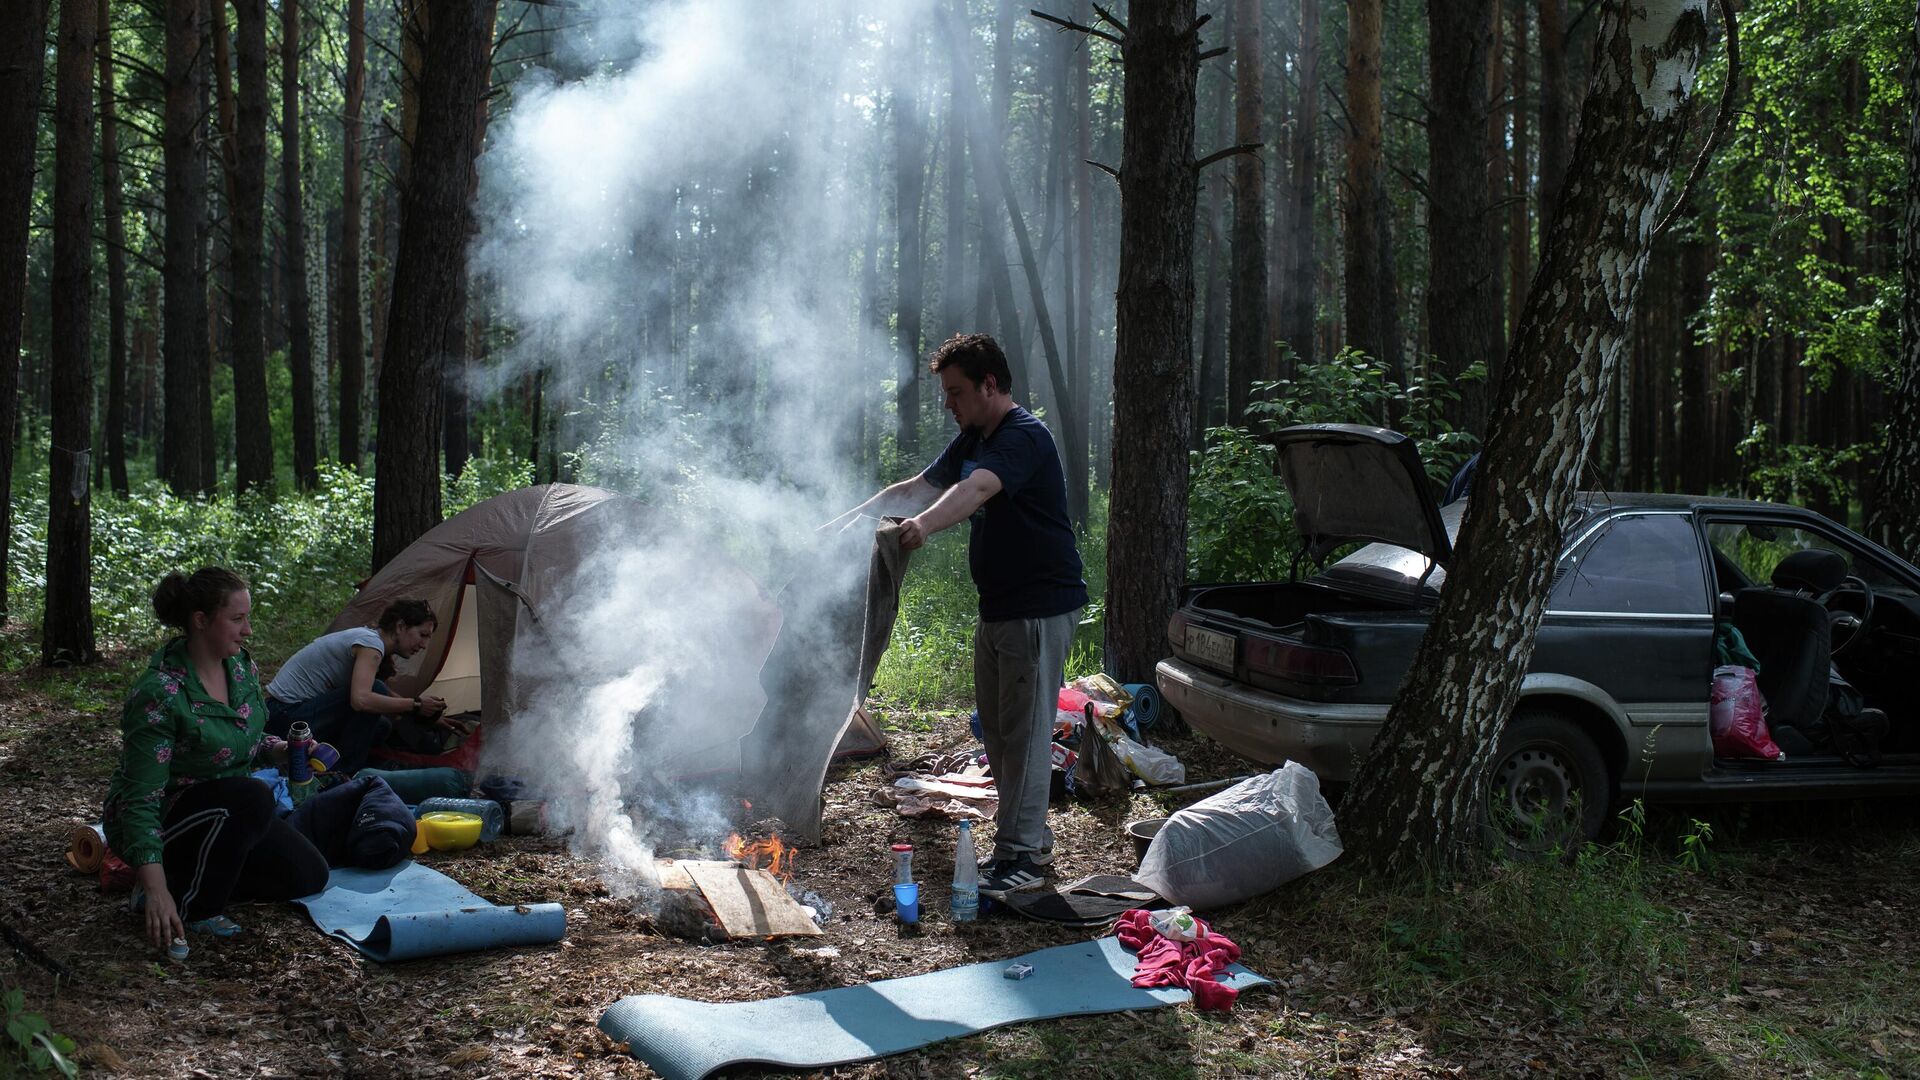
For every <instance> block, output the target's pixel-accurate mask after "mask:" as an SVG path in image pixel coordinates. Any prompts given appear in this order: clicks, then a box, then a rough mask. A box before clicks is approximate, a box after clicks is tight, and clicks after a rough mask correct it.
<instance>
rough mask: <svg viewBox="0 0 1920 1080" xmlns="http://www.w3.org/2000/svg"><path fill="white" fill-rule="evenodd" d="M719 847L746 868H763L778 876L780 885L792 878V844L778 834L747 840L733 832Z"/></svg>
mask: <svg viewBox="0 0 1920 1080" xmlns="http://www.w3.org/2000/svg"><path fill="white" fill-rule="evenodd" d="M721 847H722V850H724V851H725V852H726V853H727V858H729V859H732V860H734V861H735V862H738V863H739V864H740V865H741V866H744V867H746V868H747V869H748V870H765V871H766V872H767V873H769V874H772V875H773V876H774V877H776V878H779V879H780V883H781V884H782V885H785V884H786V883H787V882H789V881H792V880H793V846H792V845H791V844H788V843H786V842H784V841H782V840H781V839H780V838H779V837H778V836H769V837H767V838H766V839H765V840H754V841H751V842H749V841H748V840H747V839H746V838H745V837H743V836H741V835H740V834H739V833H734V834H733V835H731V836H729V837H727V842H726V843H725V844H723V845H722V846H721Z"/></svg>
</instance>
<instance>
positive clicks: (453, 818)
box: [419, 810, 482, 851]
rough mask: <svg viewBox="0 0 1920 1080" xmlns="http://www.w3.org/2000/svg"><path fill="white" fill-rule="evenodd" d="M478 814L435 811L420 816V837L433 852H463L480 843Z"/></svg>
mask: <svg viewBox="0 0 1920 1080" xmlns="http://www.w3.org/2000/svg"><path fill="white" fill-rule="evenodd" d="M481 824H482V822H481V820H480V815H479V814H458V813H454V812H452V811H450V810H436V811H434V812H433V813H431V814H422V815H420V825H419V828H420V835H421V836H422V837H425V838H426V841H427V846H428V847H430V848H432V849H433V850H435V851H465V850H466V849H467V848H470V847H472V846H473V845H475V844H477V843H479V842H480V826H481Z"/></svg>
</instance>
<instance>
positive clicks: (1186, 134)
mask: <svg viewBox="0 0 1920 1080" xmlns="http://www.w3.org/2000/svg"><path fill="white" fill-rule="evenodd" d="M1128 18H1129V23H1128V25H1127V26H1126V27H1124V28H1116V30H1117V36H1118V37H1119V40H1120V59H1121V64H1122V67H1123V70H1124V80H1123V84H1122V85H1123V92H1124V93H1125V100H1126V126H1125V128H1124V129H1123V131H1122V133H1121V150H1120V282H1119V289H1118V291H1117V293H1116V321H1115V326H1114V358H1113V431H1114V437H1113V487H1112V491H1111V495H1110V498H1109V506H1110V517H1109V519H1108V526H1107V628H1106V639H1107V640H1106V653H1107V667H1106V670H1107V671H1108V672H1110V673H1112V674H1113V675H1114V676H1116V677H1117V678H1120V679H1121V680H1123V681H1126V682H1134V681H1138V680H1143V679H1149V678H1152V676H1153V665H1154V664H1155V663H1157V662H1158V661H1159V659H1160V657H1161V655H1162V654H1163V653H1164V652H1165V651H1166V626H1167V619H1168V617H1169V616H1171V615H1172V614H1173V609H1174V607H1175V606H1176V605H1177V604H1178V602H1179V596H1180V587H1181V585H1182V584H1184V582H1185V580H1186V569H1187V445H1188V437H1189V430H1188V425H1189V424H1191V423H1192V422H1193V419H1192V418H1193V382H1192V375H1191V372H1192V370H1193V223H1194V210H1195V203H1196V201H1197V198H1198V188H1199V184H1198V175H1197V172H1198V170H1197V169H1196V168H1195V162H1194V158H1193V128H1194V107H1195V103H1194V91H1195V88H1196V85H1197V83H1198V81H1199V73H1200V50H1199V47H1198V43H1199V38H1200V23H1199V21H1196V19H1195V17H1194V0H1173V2H1171V3H1162V4H1139V5H1135V7H1134V8H1133V9H1132V10H1131V12H1130V13H1129V16H1128Z"/></svg>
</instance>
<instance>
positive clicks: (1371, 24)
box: [1343, 0, 1478, 371]
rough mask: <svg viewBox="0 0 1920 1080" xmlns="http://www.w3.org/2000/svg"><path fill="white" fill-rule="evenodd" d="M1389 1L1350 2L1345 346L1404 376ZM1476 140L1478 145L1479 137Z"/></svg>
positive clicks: (1348, 29) (1345, 192)
mask: <svg viewBox="0 0 1920 1080" xmlns="http://www.w3.org/2000/svg"><path fill="white" fill-rule="evenodd" d="M1382 3H1383V0H1347V122H1348V125H1349V127H1348V133H1347V183H1346V187H1345V189H1344V192H1343V194H1344V195H1345V199H1346V211H1347V213H1346V248H1347V260H1346V279H1347V342H1348V344H1351V345H1353V346H1355V347H1356V348H1359V349H1360V350H1362V351H1363V352H1365V353H1367V354H1368V355H1369V356H1373V357H1375V358H1377V359H1379V360H1382V361H1385V362H1386V363H1387V364H1388V366H1389V368H1390V369H1391V370H1394V371H1398V370H1399V359H1400V356H1399V354H1400V348H1399V341H1398V340H1397V339H1398V337H1399V331H1398V327H1397V323H1398V318H1397V316H1396V314H1395V311H1394V306H1395V305H1394V287H1393V269H1392V260H1393V244H1392V240H1391V232H1390V228H1391V226H1390V224H1389V222H1388V220H1387V210H1388V208H1387V161H1386V153H1385V149H1384V144H1383V143H1382V141H1381V140H1382V134H1381V127H1380V123H1381V112H1382V106H1381V97H1380V37H1381V16H1382ZM1476 141H1478V140H1477V139H1476Z"/></svg>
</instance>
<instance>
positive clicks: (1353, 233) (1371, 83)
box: [1344, 0, 1399, 371]
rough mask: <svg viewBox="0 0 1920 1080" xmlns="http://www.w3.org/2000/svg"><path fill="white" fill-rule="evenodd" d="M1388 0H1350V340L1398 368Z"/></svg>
mask: <svg viewBox="0 0 1920 1080" xmlns="http://www.w3.org/2000/svg"><path fill="white" fill-rule="evenodd" d="M1381 3H1382V0H1347V117H1348V123H1349V125H1350V129H1349V131H1348V136H1347V185H1346V189H1345V191H1344V194H1345V196H1346V210H1347V215H1346V246H1347V260H1346V278H1347V344H1349V345H1351V346H1353V347H1354V348H1357V349H1359V350H1361V351H1362V352H1365V353H1366V354H1367V355H1369V356H1372V357H1374V358H1376V359H1379V360H1382V361H1385V362H1386V363H1387V364H1388V366H1389V368H1390V369H1392V370H1395V371H1397V370H1398V367H1399V364H1398V358H1399V347H1398V343H1397V342H1396V341H1395V340H1394V338H1395V337H1396V336H1397V334H1396V333H1395V332H1394V330H1393V329H1392V323H1393V321H1394V315H1393V311H1392V302H1391V300H1390V298H1389V296H1390V293H1391V286H1390V285H1389V284H1388V281H1389V280H1390V269H1389V267H1388V266H1387V265H1386V264H1387V260H1388V259H1390V258H1391V257H1392V251H1393V249H1392V245H1391V243H1390V241H1389V240H1388V231H1387V230H1388V223H1387V220H1386V210H1387V188H1386V157H1385V154H1384V151H1383V149H1382V144H1381V130H1380V119H1381V100H1380V35H1381V25H1380V20H1381Z"/></svg>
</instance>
